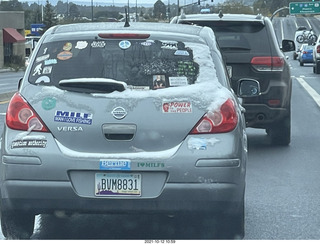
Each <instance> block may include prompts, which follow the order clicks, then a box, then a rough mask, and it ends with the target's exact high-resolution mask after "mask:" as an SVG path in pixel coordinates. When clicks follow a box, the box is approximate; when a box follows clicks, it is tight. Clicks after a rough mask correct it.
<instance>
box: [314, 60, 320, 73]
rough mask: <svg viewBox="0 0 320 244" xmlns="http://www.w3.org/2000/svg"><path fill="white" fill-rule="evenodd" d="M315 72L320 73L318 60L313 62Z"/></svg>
mask: <svg viewBox="0 0 320 244" xmlns="http://www.w3.org/2000/svg"><path fill="white" fill-rule="evenodd" d="M315 73H316V74H320V62H318V61H317V62H316V63H315Z"/></svg>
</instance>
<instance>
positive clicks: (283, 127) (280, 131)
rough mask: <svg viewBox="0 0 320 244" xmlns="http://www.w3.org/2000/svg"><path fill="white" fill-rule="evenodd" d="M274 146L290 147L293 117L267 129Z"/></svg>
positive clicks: (286, 118)
mask: <svg viewBox="0 0 320 244" xmlns="http://www.w3.org/2000/svg"><path fill="white" fill-rule="evenodd" d="M267 134H268V135H269V136H270V138H271V143H272V144H273V145H279V146H288V145H289V144H290V142H291V115H290V114H289V115H288V116H287V117H285V118H284V119H283V120H281V121H279V122H278V123H275V124H273V125H272V127H270V128H269V129H267Z"/></svg>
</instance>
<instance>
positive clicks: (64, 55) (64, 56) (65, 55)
mask: <svg viewBox="0 0 320 244" xmlns="http://www.w3.org/2000/svg"><path fill="white" fill-rule="evenodd" d="M70 58H72V53H71V52H69V51H63V52H61V53H58V55H57V59H59V60H67V59H70Z"/></svg>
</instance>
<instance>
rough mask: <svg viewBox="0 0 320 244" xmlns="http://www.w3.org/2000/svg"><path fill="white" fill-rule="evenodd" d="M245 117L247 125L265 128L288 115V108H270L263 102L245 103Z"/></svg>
mask: <svg viewBox="0 0 320 244" xmlns="http://www.w3.org/2000/svg"><path fill="white" fill-rule="evenodd" d="M245 108H246V113H245V118H246V121H247V126H248V127H253V128H263V129H267V128H268V127H270V126H272V125H273V124H274V123H277V122H278V121H280V120H282V119H283V118H285V117H286V116H289V115H290V111H289V109H286V108H270V107H268V106H267V105H264V104H250V105H246V106H245Z"/></svg>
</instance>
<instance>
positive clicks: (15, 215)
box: [1, 210, 35, 240]
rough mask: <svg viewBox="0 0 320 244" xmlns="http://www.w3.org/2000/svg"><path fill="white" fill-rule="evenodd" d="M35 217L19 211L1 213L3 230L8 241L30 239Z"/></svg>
mask: <svg viewBox="0 0 320 244" xmlns="http://www.w3.org/2000/svg"><path fill="white" fill-rule="evenodd" d="M34 222H35V215H34V214H30V213H25V212H19V211H8V210H6V211H3V212H1V229H2V233H3V235H4V236H5V237H6V238H7V239H18V240H19V239H30V237H31V235H32V234H33V229H34Z"/></svg>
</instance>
